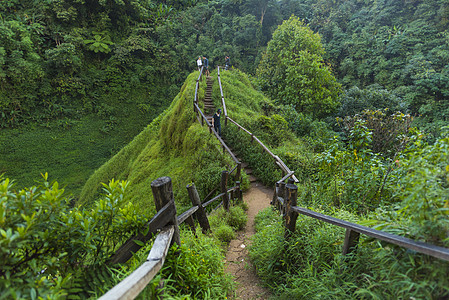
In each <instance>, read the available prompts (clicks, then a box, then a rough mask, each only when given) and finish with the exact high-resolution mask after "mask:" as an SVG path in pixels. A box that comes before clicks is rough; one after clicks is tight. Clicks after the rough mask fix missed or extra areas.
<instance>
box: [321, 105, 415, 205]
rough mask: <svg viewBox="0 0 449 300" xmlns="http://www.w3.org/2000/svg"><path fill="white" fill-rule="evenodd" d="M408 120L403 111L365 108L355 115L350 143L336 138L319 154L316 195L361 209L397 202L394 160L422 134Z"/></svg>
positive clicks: (349, 136)
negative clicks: (388, 113)
mask: <svg viewBox="0 0 449 300" xmlns="http://www.w3.org/2000/svg"><path fill="white" fill-rule="evenodd" d="M348 120H349V119H348ZM409 121H410V119H409V117H407V116H405V115H403V114H394V115H392V116H388V115H386V114H385V113H383V112H380V111H377V112H370V111H366V112H365V114H364V115H363V116H360V117H356V118H354V120H353V122H352V123H351V124H352V125H351V126H350V127H348V128H347V129H348V132H347V139H348V140H347V146H346V147H343V146H342V145H340V144H339V142H338V140H337V139H335V140H334V141H333V142H332V143H330V145H329V148H328V149H327V150H326V151H324V152H322V153H321V154H319V155H318V156H317V162H318V163H319V165H320V172H319V173H318V174H317V178H318V179H319V180H320V182H319V183H318V184H316V185H315V188H316V192H317V195H320V198H323V195H326V196H325V197H324V198H327V199H329V200H330V201H332V203H333V204H334V205H337V206H340V205H341V204H344V205H348V206H350V207H352V208H353V209H356V211H358V212H366V211H368V210H373V209H375V208H376V207H378V206H379V205H380V204H387V203H391V202H394V201H395V200H396V199H395V198H394V197H393V195H394V191H395V189H396V180H397V178H399V177H400V175H401V174H400V171H399V170H398V169H397V168H395V166H396V162H395V161H396V159H398V158H399V157H401V151H402V150H403V149H405V147H406V146H407V144H408V143H410V144H412V143H413V142H414V140H415V138H419V136H415V135H414V131H412V130H409ZM368 126H369V127H368ZM418 134H419V133H418ZM374 149H376V150H374ZM387 155H388V156H387ZM388 157H390V158H388Z"/></svg>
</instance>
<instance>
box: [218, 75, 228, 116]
mask: <svg viewBox="0 0 449 300" xmlns="http://www.w3.org/2000/svg"><path fill="white" fill-rule="evenodd" d="M218 86H219V87H220V95H221V104H222V106H223V114H224V116H225V120H226V118H227V117H228V111H227V110H226V102H225V100H224V96H223V88H222V86H221V79H220V66H218Z"/></svg>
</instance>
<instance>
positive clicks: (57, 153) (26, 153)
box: [0, 89, 166, 198]
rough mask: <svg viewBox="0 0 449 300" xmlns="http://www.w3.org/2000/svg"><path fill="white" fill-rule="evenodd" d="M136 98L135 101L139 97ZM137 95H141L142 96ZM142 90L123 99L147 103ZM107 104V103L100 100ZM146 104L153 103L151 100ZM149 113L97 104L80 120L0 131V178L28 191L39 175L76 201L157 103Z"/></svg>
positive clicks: (153, 112)
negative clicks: (46, 177) (8, 179)
mask: <svg viewBox="0 0 449 300" xmlns="http://www.w3.org/2000/svg"><path fill="white" fill-rule="evenodd" d="M139 93H140V95H139ZM142 94H143V95H142ZM147 94H148V93H147V92H146V93H145V90H138V89H136V91H134V92H133V94H132V95H128V96H129V98H131V99H134V100H135V101H137V100H136V99H138V98H139V102H142V103H143V102H144V100H142V99H140V98H143V97H147V96H148V95H147ZM105 98H107V97H105ZM146 102H149V103H152V102H154V103H156V100H155V99H147V100H146ZM157 102H158V103H157V105H152V107H151V109H149V110H142V109H141V108H140V106H139V105H136V103H131V102H130V101H124V100H123V99H109V98H108V101H103V102H101V103H102V105H100V106H101V107H102V108H103V109H100V110H99V111H98V112H96V113H91V114H89V115H86V116H84V117H82V118H80V119H67V118H65V119H60V120H53V121H49V122H47V123H39V124H37V123H34V124H29V125H26V126H24V127H20V128H12V129H9V128H4V129H2V130H1V131H0V173H5V176H7V177H9V178H11V179H13V180H14V181H15V183H16V188H18V189H20V188H23V187H25V186H31V185H34V184H35V182H36V181H38V180H39V179H40V178H41V177H40V174H41V173H45V172H48V173H49V175H50V179H51V180H57V181H58V182H59V183H60V184H62V185H65V186H66V190H67V191H68V192H69V193H71V194H72V195H73V196H74V197H75V198H78V197H79V196H80V193H81V189H82V187H83V185H84V184H85V183H86V181H87V179H88V178H89V176H90V175H91V174H92V173H93V172H94V171H95V170H96V169H97V168H99V167H100V166H101V165H102V164H104V163H105V162H107V161H108V160H109V159H110V158H111V157H112V156H113V155H115V154H116V153H117V152H118V151H119V150H120V149H122V148H123V147H124V146H125V145H127V144H128V143H129V142H130V141H131V140H132V139H133V138H134V137H135V136H136V135H137V134H138V133H139V132H141V130H142V129H143V128H144V127H145V126H146V125H147V124H148V123H149V122H151V121H152V120H153V119H154V118H155V117H156V116H157V115H158V114H159V113H160V112H161V111H162V109H163V107H164V106H166V104H165V103H164V101H160V100H158V101H157Z"/></svg>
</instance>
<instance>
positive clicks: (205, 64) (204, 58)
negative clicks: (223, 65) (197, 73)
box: [203, 56, 209, 76]
mask: <svg viewBox="0 0 449 300" xmlns="http://www.w3.org/2000/svg"><path fill="white" fill-rule="evenodd" d="M203 60H204V67H205V68H206V72H205V73H206V76H209V60H208V59H207V58H206V57H205V56H203Z"/></svg>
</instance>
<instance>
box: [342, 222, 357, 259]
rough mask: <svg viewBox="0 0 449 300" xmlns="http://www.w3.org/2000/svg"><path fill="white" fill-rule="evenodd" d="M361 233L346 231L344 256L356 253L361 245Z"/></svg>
mask: <svg viewBox="0 0 449 300" xmlns="http://www.w3.org/2000/svg"><path fill="white" fill-rule="evenodd" d="M359 237H360V233H359V232H357V231H354V230H351V229H349V228H348V229H346V234H345V243H344V244H343V255H346V254H349V253H351V252H352V251H354V250H355V249H356V247H357V244H358V243H359Z"/></svg>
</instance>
